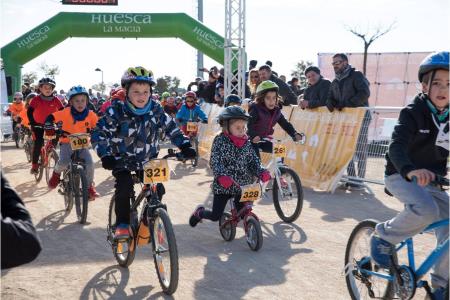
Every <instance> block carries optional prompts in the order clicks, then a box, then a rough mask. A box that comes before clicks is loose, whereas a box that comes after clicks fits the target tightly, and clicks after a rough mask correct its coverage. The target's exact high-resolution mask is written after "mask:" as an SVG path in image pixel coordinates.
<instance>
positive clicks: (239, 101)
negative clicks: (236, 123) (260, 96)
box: [224, 94, 242, 107]
mask: <svg viewBox="0 0 450 300" xmlns="http://www.w3.org/2000/svg"><path fill="white" fill-rule="evenodd" d="M230 103H236V104H239V105H241V104H242V99H241V98H240V97H239V96H238V95H235V94H230V95H228V96H226V97H225V101H224V105H225V107H227V106H229V105H230Z"/></svg>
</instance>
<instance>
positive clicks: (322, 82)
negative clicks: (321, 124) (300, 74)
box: [300, 66, 331, 109]
mask: <svg viewBox="0 0 450 300" xmlns="http://www.w3.org/2000/svg"><path fill="white" fill-rule="evenodd" d="M305 77H306V79H307V80H308V87H307V88H306V89H305V91H304V92H303V100H302V101H301V102H300V107H301V108H303V109H305V108H316V107H320V106H325V105H326V104H327V99H328V92H329V90H330V85H331V81H329V80H328V79H325V78H323V76H322V75H320V69H319V68H318V67H315V66H310V67H308V68H306V70H305Z"/></svg>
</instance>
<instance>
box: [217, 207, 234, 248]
mask: <svg viewBox="0 0 450 300" xmlns="http://www.w3.org/2000/svg"><path fill="white" fill-rule="evenodd" d="M230 219H231V214H230V213H228V212H224V213H223V214H222V216H221V217H220V219H219V231H220V235H221V236H222V238H223V239H224V240H225V241H227V242H231V241H232V240H234V238H235V237H236V226H234V224H233V222H231V221H230V222H228V223H227V224H226V226H223V224H225V222H226V221H228V220H230Z"/></svg>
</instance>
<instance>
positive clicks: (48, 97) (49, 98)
mask: <svg viewBox="0 0 450 300" xmlns="http://www.w3.org/2000/svg"><path fill="white" fill-rule="evenodd" d="M55 86H56V83H55V81H54V80H53V79H51V78H48V77H44V78H42V79H41V80H39V95H37V96H36V97H34V98H33V99H32V100H31V102H30V106H29V107H28V109H27V116H28V119H29V120H30V126H31V131H32V133H33V136H34V147H33V154H32V161H31V162H32V165H31V170H30V173H31V174H36V173H37V172H38V168H39V165H38V161H39V156H40V155H41V148H42V146H43V145H44V129H43V126H44V122H45V119H46V118H47V117H48V115H50V114H52V113H54V112H57V111H58V110H61V109H63V108H64V106H63V105H62V103H61V101H59V99H58V98H57V97H56V96H54V95H53V90H54V89H55Z"/></svg>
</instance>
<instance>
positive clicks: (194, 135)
mask: <svg viewBox="0 0 450 300" xmlns="http://www.w3.org/2000/svg"><path fill="white" fill-rule="evenodd" d="M198 121H199V119H197V121H195V122H194V121H192V120H190V121H188V122H187V124H186V132H187V135H188V136H189V141H190V143H191V145H192V147H193V148H194V149H195V153H196V155H195V158H193V159H191V164H192V166H193V167H196V166H197V164H198Z"/></svg>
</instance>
